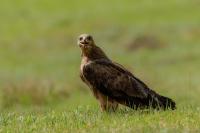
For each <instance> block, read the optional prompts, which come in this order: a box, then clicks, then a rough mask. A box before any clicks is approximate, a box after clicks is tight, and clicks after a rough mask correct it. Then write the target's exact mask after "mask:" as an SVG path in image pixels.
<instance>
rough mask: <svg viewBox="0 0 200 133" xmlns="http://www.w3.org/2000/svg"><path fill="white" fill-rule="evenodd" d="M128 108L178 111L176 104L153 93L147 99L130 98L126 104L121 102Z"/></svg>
mask: <svg viewBox="0 0 200 133" xmlns="http://www.w3.org/2000/svg"><path fill="white" fill-rule="evenodd" d="M120 103H122V104H124V105H126V106H128V107H131V108H134V109H137V108H155V109H164V110H166V109H172V110H174V109H176V103H175V102H174V101H173V100H172V99H170V98H168V97H164V96H161V95H159V94H157V93H155V92H154V91H151V93H149V95H148V96H147V98H136V97H134V98H133V97H128V98H127V99H126V100H125V102H120Z"/></svg>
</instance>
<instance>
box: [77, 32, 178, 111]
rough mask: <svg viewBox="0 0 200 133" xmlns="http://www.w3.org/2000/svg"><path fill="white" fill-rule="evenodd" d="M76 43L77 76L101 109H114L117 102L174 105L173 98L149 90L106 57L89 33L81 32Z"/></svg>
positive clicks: (159, 105) (123, 103)
mask: <svg viewBox="0 0 200 133" xmlns="http://www.w3.org/2000/svg"><path fill="white" fill-rule="evenodd" d="M83 38H84V39H83ZM79 44H80V47H81V50H82V63H81V79H82V80H83V81H84V82H85V83H86V84H87V85H88V86H89V87H90V88H91V90H92V91H93V93H94V95H95V97H96V98H97V99H98V100H99V101H100V105H101V108H102V110H106V109H107V107H112V108H115V109H116V107H117V103H120V104H122V105H125V106H128V107H131V108H134V109H135V108H148V107H152V108H156V109H159V108H162V109H167V108H171V109H175V108H176V105H175V102H174V101H173V100H171V99H170V98H167V97H164V96H161V95H159V94H158V93H156V92H155V91H153V90H151V89H150V88H149V87H148V86H147V85H146V84H145V83H143V82H142V81H141V80H139V79H138V78H137V77H135V76H134V75H133V74H132V73H131V72H129V71H128V70H127V69H126V68H124V67H123V66H122V65H120V64H118V63H115V62H113V61H112V60H110V59H109V58H108V57H107V56H106V54H105V53H104V52H103V51H102V50H101V48H99V47H98V46H96V45H95V43H94V40H93V38H92V37H91V36H90V35H87V34H84V35H82V36H81V37H80V42H79ZM85 45H86V46H85ZM107 103H108V104H107Z"/></svg>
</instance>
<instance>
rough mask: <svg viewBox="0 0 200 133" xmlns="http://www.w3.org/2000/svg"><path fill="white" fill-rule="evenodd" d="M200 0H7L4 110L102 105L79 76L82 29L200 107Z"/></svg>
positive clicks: (168, 91)
mask: <svg viewBox="0 0 200 133" xmlns="http://www.w3.org/2000/svg"><path fill="white" fill-rule="evenodd" d="M199 5H200V1H198V0H168V1H160V0H154V1H152V0H126V1H120V0H110V1H107V0H101V1H98V0H97V1H93V0H84V1H78V0H73V1H72V0H56V1H51V0H2V1H1V4H0V16H1V17H0V94H1V100H0V101H1V103H0V105H1V110H2V111H4V110H6V111H5V112H10V111H11V110H12V111H13V110H24V109H30V108H31V110H32V108H35V107H36V108H38V107H39V108H40V109H41V108H45V109H46V108H48V109H49V108H54V109H56V108H59V109H61V110H62V109H63V110H68V109H72V110H73V109H74V108H77V107H79V106H80V105H82V106H84V105H89V106H91V107H93V106H94V107H95V108H96V109H97V110H98V103H97V102H96V100H95V98H93V96H92V95H91V93H90V91H89V89H88V87H87V86H85V85H84V84H83V83H82V81H81V80H80V78H79V65H80V60H81V57H80V55H81V53H80V49H79V47H78V46H77V44H76V39H77V37H78V36H79V35H80V34H82V33H89V34H91V35H93V36H94V39H95V41H96V44H97V45H98V46H100V47H101V48H102V49H103V50H104V51H105V52H106V53H107V55H108V56H109V57H110V58H111V59H113V60H114V61H116V62H118V63H120V64H122V65H124V66H125V67H126V68H128V69H129V70H130V71H131V72H133V73H134V74H135V75H136V76H137V77H139V78H140V79H142V80H143V81H144V82H146V83H147V84H148V85H149V86H150V88H153V89H154V90H156V91H157V92H159V93H160V94H162V95H165V96H169V97H171V98H173V99H174V100H175V101H176V102H177V106H178V108H180V109H182V108H184V107H191V106H192V107H194V108H198V107H199V105H200V102H199V101H200V98H199V94H200V85H199V80H200V71H199V68H200V60H199V57H200V45H199V43H200V8H199ZM33 110H34V109H33ZM19 112H20V111H19ZM33 112H35V111H33Z"/></svg>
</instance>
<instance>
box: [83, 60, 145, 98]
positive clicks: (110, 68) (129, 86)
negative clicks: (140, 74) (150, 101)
mask: <svg viewBox="0 0 200 133" xmlns="http://www.w3.org/2000/svg"><path fill="white" fill-rule="evenodd" d="M83 75H84V78H85V79H86V80H87V81H88V82H89V83H90V84H91V85H92V86H93V87H94V88H96V89H98V90H99V91H101V92H102V93H104V94H106V95H109V96H112V97H122V96H132V97H139V98H146V97H147V95H148V90H149V89H148V87H147V86H146V85H145V84H144V83H143V82H142V81H140V80H139V79H137V78H135V77H134V76H133V74H132V73H130V72H129V71H128V70H126V69H125V68H124V67H123V66H121V65H119V64H116V63H113V62H111V61H109V60H103V59H101V60H96V61H93V62H90V63H88V64H87V65H85V66H84V67H83Z"/></svg>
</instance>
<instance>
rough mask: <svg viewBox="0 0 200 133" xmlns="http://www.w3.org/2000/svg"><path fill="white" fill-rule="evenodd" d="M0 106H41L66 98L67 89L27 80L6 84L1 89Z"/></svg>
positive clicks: (44, 81) (53, 84)
mask: <svg viewBox="0 0 200 133" xmlns="http://www.w3.org/2000/svg"><path fill="white" fill-rule="evenodd" d="M1 90H2V96H1V98H2V100H1V102H2V104H1V105H2V106H3V107H10V106H13V105H19V104H20V105H43V104H48V103H50V102H52V101H57V100H60V99H63V98H68V96H69V93H68V90H67V87H65V86H58V85H56V84H55V83H54V82H53V81H49V80H33V79H27V80H24V81H21V82H17V83H13V82H10V83H7V85H5V86H4V87H3V88H2V89H1Z"/></svg>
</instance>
